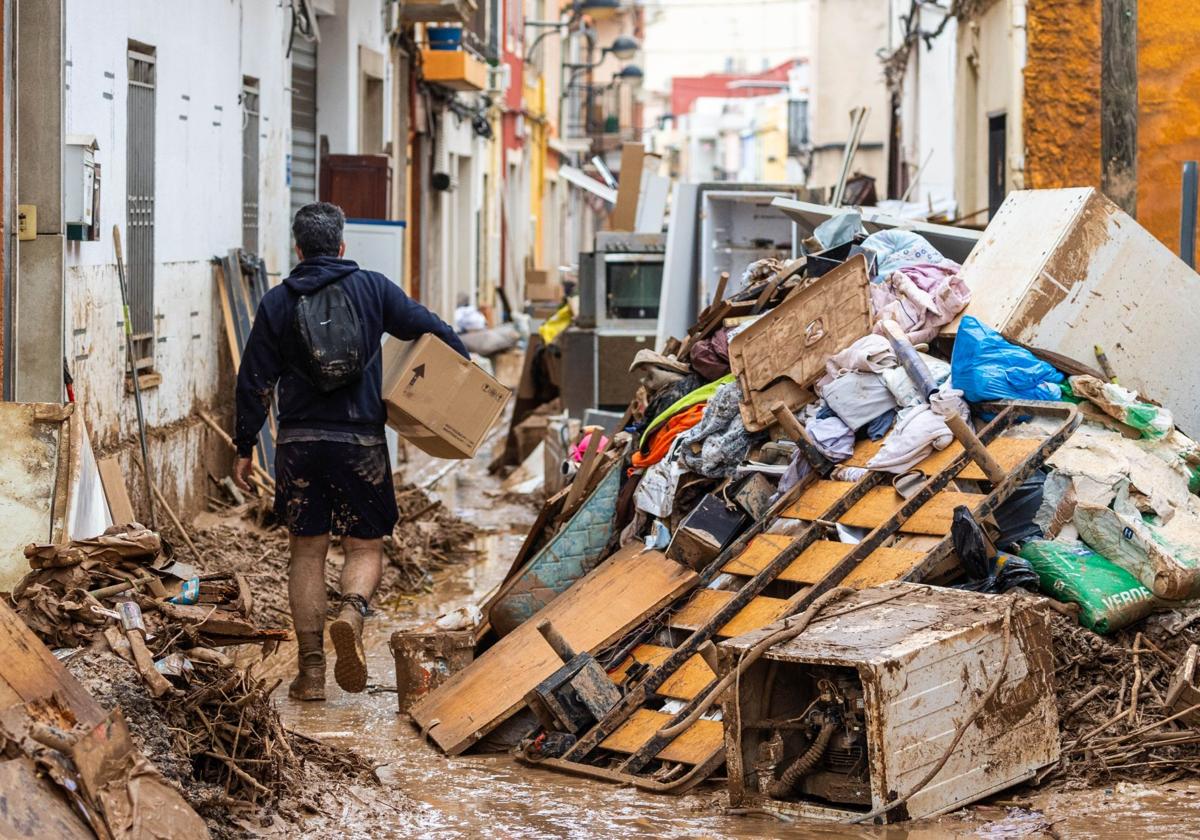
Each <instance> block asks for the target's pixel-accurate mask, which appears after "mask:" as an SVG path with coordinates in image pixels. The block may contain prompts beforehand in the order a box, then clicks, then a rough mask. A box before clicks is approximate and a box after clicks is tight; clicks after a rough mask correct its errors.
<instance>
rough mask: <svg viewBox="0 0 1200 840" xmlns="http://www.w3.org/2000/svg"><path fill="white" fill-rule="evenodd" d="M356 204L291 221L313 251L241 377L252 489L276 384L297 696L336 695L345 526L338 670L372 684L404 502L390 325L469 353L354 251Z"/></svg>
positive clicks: (275, 295) (300, 242) (280, 504)
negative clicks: (336, 586)
mask: <svg viewBox="0 0 1200 840" xmlns="http://www.w3.org/2000/svg"><path fill="white" fill-rule="evenodd" d="M344 226H345V216H344V215H343V214H342V211H341V209H340V208H339V207H336V206H335V205H333V204H328V203H326V202H321V203H319V204H308V205H306V206H304V207H301V208H300V210H299V211H298V212H297V213H296V218H295V220H294V221H293V223H292V233H293V234H294V236H295V240H296V253H297V256H299V257H300V259H301V262H300V264H299V265H297V266H296V268H295V269H294V270H293V271H292V273H291V275H289V276H288V277H287V278H286V279H284V281H283V283H282V285H280V286H277V287H275V288H273V289H271V290H270V291H269V292H267V293H266V294H265V295H264V296H263V299H262V302H261V303H260V304H259V307H258V312H257V314H256V315H255V317H254V327H253V329H252V330H251V331H250V338H249V339H248V340H247V342H246V348H245V350H244V351H243V354H242V364H241V368H240V369H239V370H238V381H237V424H236V429H235V436H234V442H235V443H236V445H237V451H238V461H237V465H236V467H235V472H234V479H235V481H236V482H237V484H238V485H239V486H240V487H242V488H243V489H248V486H247V478H248V476H249V473H250V458H251V455H252V453H253V450H254V444H255V441H256V439H257V437H258V433H259V430H260V429H261V428H262V424H263V422H264V421H265V420H266V418H267V412H268V410H269V408H270V405H271V397H272V394H273V393H274V392H275V390H276V386H278V400H279V432H278V435H277V437H276V450H275V485H276V490H275V513H276V514H277V516H278V517H279V518H280V520H281V521H282V522H284V523H285V524H286V525H287V528H288V532H289V534H290V549H291V566H290V568H289V574H288V600H289V602H290V604H291V609H292V622H293V624H294V625H295V628H296V640H297V642H298V643H299V648H300V650H299V674H298V675H297V677H296V679H295V680H294V681H293V682H292V684H291V687H290V688H289V690H288V694H289V695H290V696H291V697H293V698H296V699H298V700H323V699H325V647H324V628H325V616H326V601H325V556H326V553H327V552H328V550H329V539H330V533H333V534H336V535H338V536H341V537H342V548H343V550H344V552H345V555H346V565H345V567H344V568H343V569H342V579H341V591H342V600H341V609H340V611H339V612H338V616H337V618H336V619H335V620H334V622H333V624H332V625H330V628H329V635H330V638H331V639H332V640H333V645H334V651H335V653H336V655H337V662H336V664H335V666H334V677H335V678H336V679H337V682H338V685H340V686H341V687H342V688H343V689H345V690H346V691H355V692H358V691H362V690H363V689H364V688H366V684H367V662H366V655H365V652H364V650H363V646H362V628H363V617H364V616H365V615H366V613H367V606H368V604H369V602H370V600H371V596H372V595H373V594H374V593H375V589H376V588H377V587H378V586H379V579H380V577H381V576H382V574H383V537H384V536H385V535H387V534H390V533H391V532H392V529H393V528H394V527H395V525H396V520H397V519H398V518H399V515H398V513H397V510H396V497H395V491H394V490H393V487H392V472H391V468H390V461H389V459H388V452H387V443H386V440H385V438H384V423H385V420H386V413H385V410H384V405H383V397H382V395H381V393H380V392H381V386H382V383H381V377H382V371H383V365H382V362H381V360H380V354H379V347H380V341H381V339H382V337H383V334H384V333H385V332H386V333H389V334H390V335H394V336H395V337H397V338H400V339H404V340H409V341H411V340H414V339H417V338H419V337H421V336H422V335H425V334H426V333H432V334H433V335H435V336H437V337H438V338H440V339H441V340H442V341H444V342H446V343H447V344H449V345H450V346H451V347H453V348H454V349H455V350H457V351H458V352H459V353H461V354H462V355H463V356H468V353H467V350H466V348H465V347H464V346H463V344H462V342H461V341H460V340H459V339H458V337H457V336H456V335H455V334H454V330H453V329H451V328H450V326H449V325H447V324H446V323H444V322H443V321H441V320H440V319H439V318H438V317H437V316H436V315H434V314H433V313H431V312H430V311H429V310H428V309H426V308H425V307H424V306H422V305H421V304H419V303H417V302H415V301H413V300H411V299H409V298H408V296H406V295H405V294H404V292H403V291H401V290H400V288H399V287H398V286H396V285H395V284H393V283H392V282H391V281H389V280H388V279H387V278H386V277H384V276H383V275H382V274H377V273H375V272H372V271H365V270H363V269H361V268H359V267H358V265H357V264H356V263H355V262H354V261H353V260H347V259H342V254H343V253H345V250H346V243H345V242H343V241H342V231H343V228H344Z"/></svg>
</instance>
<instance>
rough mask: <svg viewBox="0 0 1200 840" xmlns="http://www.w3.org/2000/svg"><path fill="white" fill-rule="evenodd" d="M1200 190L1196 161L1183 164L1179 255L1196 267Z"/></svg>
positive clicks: (1192, 266)
mask: <svg viewBox="0 0 1200 840" xmlns="http://www.w3.org/2000/svg"><path fill="white" fill-rule="evenodd" d="M1198 190H1200V173H1198V172H1197V167H1196V161H1194V160H1189V161H1185V162H1184V164H1183V204H1182V206H1181V207H1180V209H1179V257H1180V259H1182V260H1183V261H1184V262H1185V263H1187V264H1188V268H1195V267H1196V193H1197V191H1198Z"/></svg>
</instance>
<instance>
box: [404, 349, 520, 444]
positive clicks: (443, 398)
mask: <svg viewBox="0 0 1200 840" xmlns="http://www.w3.org/2000/svg"><path fill="white" fill-rule="evenodd" d="M511 394H512V391H510V390H509V389H508V388H505V387H504V386H503V385H501V384H500V383H499V382H497V381H496V380H495V379H494V378H492V377H491V376H489V375H488V374H487V372H486V371H484V370H483V368H481V367H479V366H478V365H476V364H473V363H472V362H470V361H468V360H467V359H464V358H463V357H462V356H460V355H458V353H456V352H454V350H452V349H451V348H450V347H449V346H448V345H447V344H445V343H444V342H443V341H441V340H440V339H438V338H435V337H434V336H432V335H426V336H422V337H421V338H419V339H417V340H416V341H398V340H397V339H394V338H388V340H387V341H386V342H385V343H384V345H383V403H384V405H385V406H386V407H387V415H388V425H389V426H391V427H392V428H393V429H395V430H396V431H397V432H398V433H399V434H400V436H401V437H403V438H404V439H405V440H408V441H411V442H412V443H414V444H416V445H417V446H418V447H420V448H421V449H422V450H423V451H425V452H428V453H429V454H430V455H433V456H435V457H438V458H470V457H472V456H474V455H475V452H476V450H478V449H479V445H480V444H481V443H483V439H484V438H485V437H486V436H487V433H488V432H489V431H490V430H491V428H492V426H493V424H495V422H496V419H497V418H498V417H499V416H500V413H501V412H502V411H503V410H504V406H505V404H506V403H507V402H508V398H509V396H510V395H511Z"/></svg>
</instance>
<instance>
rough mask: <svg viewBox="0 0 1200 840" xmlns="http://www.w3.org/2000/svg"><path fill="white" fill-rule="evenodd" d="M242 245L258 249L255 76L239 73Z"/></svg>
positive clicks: (253, 250)
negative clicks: (241, 75) (240, 99)
mask: <svg viewBox="0 0 1200 840" xmlns="http://www.w3.org/2000/svg"><path fill="white" fill-rule="evenodd" d="M242 248H243V249H244V250H246V251H249V252H250V253H251V254H257V253H258V79H252V78H250V77H249V76H243V77H242Z"/></svg>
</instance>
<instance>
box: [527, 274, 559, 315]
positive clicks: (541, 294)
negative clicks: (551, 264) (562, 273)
mask: <svg viewBox="0 0 1200 840" xmlns="http://www.w3.org/2000/svg"><path fill="white" fill-rule="evenodd" d="M525 297H526V298H528V299H529V300H530V301H533V302H538V301H548V302H553V303H554V304H555V305H556V308H557V306H558V305H561V303H562V299H563V287H562V284H561V283H559V282H558V279H557V273H556V272H549V271H544V270H542V269H537V268H531V269H528V270H527V271H526V272H525Z"/></svg>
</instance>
